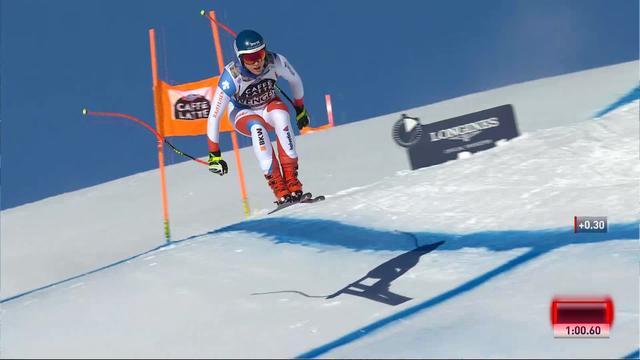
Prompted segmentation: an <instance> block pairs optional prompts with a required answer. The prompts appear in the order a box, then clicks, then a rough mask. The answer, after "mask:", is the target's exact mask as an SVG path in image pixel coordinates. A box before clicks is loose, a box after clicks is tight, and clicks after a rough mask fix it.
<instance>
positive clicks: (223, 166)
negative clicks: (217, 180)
mask: <svg viewBox="0 0 640 360" xmlns="http://www.w3.org/2000/svg"><path fill="white" fill-rule="evenodd" d="M209 171H211V172H212V173H214V174H218V175H220V176H222V175H224V174H226V173H228V172H229V167H228V166H227V162H226V161H224V160H222V155H221V154H220V152H210V153H209Z"/></svg>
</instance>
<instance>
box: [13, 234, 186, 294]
mask: <svg viewBox="0 0 640 360" xmlns="http://www.w3.org/2000/svg"><path fill="white" fill-rule="evenodd" d="M184 241H185V240H178V241H172V242H170V243H164V244H162V245H160V246H157V247H154V248H153V249H150V250H147V251H145V252H142V253H140V254H137V255H133V256H131V257H128V258H126V259H122V260H118V261H116V262H114V263H111V264H109V265H105V266H103V267H100V268H97V269H95V270H91V271H88V272H86V273H82V274H79V275H75V276H72V277H70V278H66V279H64V280H60V281H57V282H55V283H52V284H48V285H45V286H41V287H39V288H36V289H33V290H29V291H25V292H22V293H19V294H16V295H13V296H10V297H7V298H4V299H2V300H0V304H3V303H6V302H8V301H11V300H15V299H17V298H21V297H23V296H26V295H29V294H33V293H35V292H38V291H42V290H46V289H49V288H52V287H54V286H56V285H60V284H63V283H66V282H69V281H72V280H75V279H79V278H81V277H84V276H87V275H91V274H94V273H97V272H99V271H102V270H106V269H109V268H112V267H114V266H117V265H120V264H123V263H126V262H128V261H131V260H133V259H137V258H139V257H141V256H144V255H147V254H149V253H152V252H154V251H156V250H160V249H163V248H166V247H169V246H172V245H175V244H178V243H181V242H184Z"/></svg>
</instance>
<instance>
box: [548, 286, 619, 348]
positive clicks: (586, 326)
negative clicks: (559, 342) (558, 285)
mask: <svg viewBox="0 0 640 360" xmlns="http://www.w3.org/2000/svg"><path fill="white" fill-rule="evenodd" d="M551 324H552V325H553V333H554V336H555V337H605V338H606V337H609V332H610V330H611V325H612V324H613V300H612V299H611V297H608V296H607V297H601V298H578V297H566V298H561V297H556V298H554V299H553V300H552V302H551Z"/></svg>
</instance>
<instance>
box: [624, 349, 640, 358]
mask: <svg viewBox="0 0 640 360" xmlns="http://www.w3.org/2000/svg"><path fill="white" fill-rule="evenodd" d="M638 358H640V349H639V350H636V351H634V352H632V353H631V354H629V355H626V356H625V357H623V359H638Z"/></svg>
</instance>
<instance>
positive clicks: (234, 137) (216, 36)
mask: <svg viewBox="0 0 640 360" xmlns="http://www.w3.org/2000/svg"><path fill="white" fill-rule="evenodd" d="M209 15H210V17H211V19H212V20H213V21H210V22H209V24H210V25H211V31H212V32H213V42H214V43H215V46H216V56H217V59H218V72H219V73H220V75H222V72H223V71H224V60H223V58H222V47H221V46H220V34H219V33H218V26H217V25H216V23H214V22H215V20H216V13H215V12H214V11H213V10H211V11H209ZM230 120H231V119H230ZM231 142H232V143H233V153H234V154H235V156H236V166H237V167H238V181H239V183H240V192H241V195H242V207H243V208H244V215H245V216H246V217H249V215H250V214H251V210H250V209H249V199H248V198H247V188H246V186H245V183H244V172H243V171H242V159H240V150H239V148H238V136H237V135H236V132H235V130H233V129H232V130H231Z"/></svg>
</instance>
